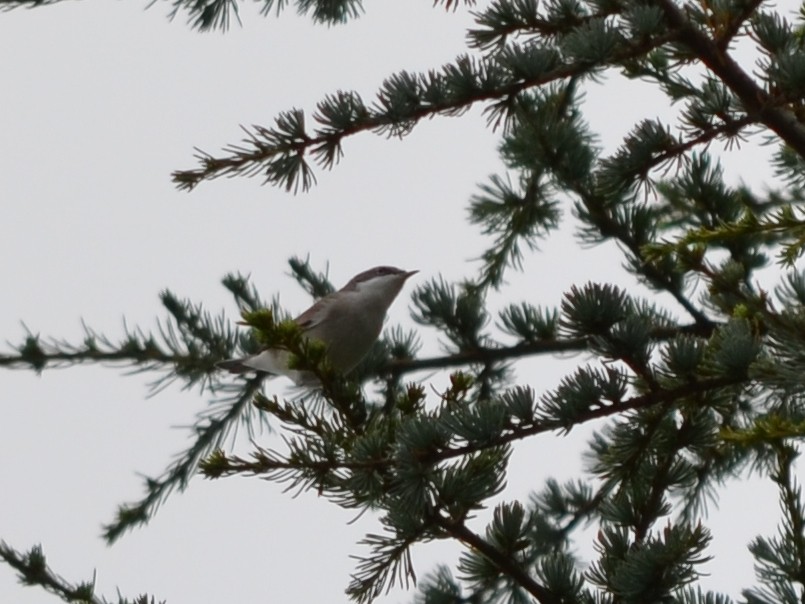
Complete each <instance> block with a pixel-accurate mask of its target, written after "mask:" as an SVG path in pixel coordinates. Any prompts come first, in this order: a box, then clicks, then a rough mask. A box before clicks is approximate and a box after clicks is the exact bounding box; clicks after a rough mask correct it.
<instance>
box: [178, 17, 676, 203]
mask: <svg viewBox="0 0 805 604" xmlns="http://www.w3.org/2000/svg"><path fill="white" fill-rule="evenodd" d="M676 35H677V34H676V32H671V33H668V34H665V35H662V36H657V37H656V38H653V39H649V40H641V41H640V42H638V43H634V44H632V45H629V46H627V48H625V49H623V50H620V51H615V52H613V53H611V54H610V55H609V56H608V57H606V58H605V59H603V60H601V61H597V62H596V61H579V62H577V63H572V64H565V65H561V66H559V67H557V68H555V69H550V70H547V71H546V72H545V73H542V74H540V75H539V76H535V77H532V78H518V79H516V80H515V81H513V82H511V83H509V84H508V85H505V86H501V87H499V88H496V89H494V90H490V91H484V90H480V91H475V92H472V93H470V94H462V95H461V96H460V97H459V98H453V99H450V100H447V101H445V102H442V103H438V102H433V103H430V104H426V105H424V106H423V103H419V104H418V106H417V108H416V109H413V110H412V111H410V112H408V113H405V114H402V115H401V114H400V113H399V112H396V111H395V112H391V113H386V112H380V111H370V110H368V109H367V110H366V111H365V114H364V115H362V116H361V117H360V118H359V120H356V122H355V123H354V124H352V125H350V126H347V127H344V128H341V129H339V130H326V131H322V132H317V133H316V135H315V136H308V135H307V134H304V135H303V136H301V137H299V138H296V139H294V140H293V141H291V142H287V143H277V144H271V143H270V142H264V141H261V140H259V138H258V137H257V134H256V133H261V132H270V131H269V130H268V129H266V128H262V127H255V129H254V132H255V133H252V132H249V138H247V139H246V140H245V141H244V144H245V145H251V146H252V147H253V149H252V150H250V151H247V150H245V149H243V148H242V147H240V146H238V145H233V146H232V147H231V149H232V150H233V152H232V153H231V154H230V155H228V156H221V157H214V156H213V155H210V154H208V153H205V152H199V153H198V154H197V155H196V157H197V159H198V160H199V162H200V163H201V167H200V168H196V169H191V170H177V171H175V172H174V173H173V174H172V180H173V182H174V183H175V184H176V185H177V187H179V188H180V189H183V190H186V191H190V190H192V189H193V188H195V187H196V186H197V185H199V184H200V183H201V182H202V181H204V180H212V179H214V178H218V177H221V176H235V175H253V174H255V173H257V172H258V171H259V169H260V166H261V165H264V164H268V163H269V162H271V161H272V160H273V159H274V158H275V157H277V156H282V155H293V156H297V157H301V156H303V155H305V154H306V153H308V152H311V151H313V150H315V149H317V148H321V147H322V146H327V147H335V146H338V145H340V143H341V141H342V140H343V139H344V138H346V137H348V136H352V135H355V134H358V133H360V132H367V131H383V130H384V129H386V128H389V127H394V126H395V125H399V124H401V123H412V124H415V123H418V122H419V121H421V120H422V119H424V118H430V117H434V116H436V115H440V114H442V115H458V114H460V113H463V112H464V111H466V110H468V109H469V108H470V107H472V106H473V105H475V104H476V103H479V102H484V101H492V100H498V99H503V98H507V97H514V96H516V95H517V94H519V93H521V92H523V91H525V90H528V89H530V88H534V87H538V86H544V85H546V84H549V83H551V82H555V81H559V80H565V79H568V78H578V77H581V76H583V75H586V74H589V73H591V72H593V71H596V70H598V69H602V68H605V67H608V66H611V65H617V64H619V63H621V62H623V61H628V60H630V59H635V58H637V57H640V56H642V55H645V54H646V53H648V52H650V51H651V50H653V49H655V48H658V47H660V46H663V45H665V44H667V43H669V42H671V41H673V40H675V39H676ZM440 77H442V78H444V77H445V76H444V75H442V76H440ZM323 162H324V163H325V164H326V165H332V163H333V162H332V161H331V159H325V160H323ZM288 188H291V187H288Z"/></svg>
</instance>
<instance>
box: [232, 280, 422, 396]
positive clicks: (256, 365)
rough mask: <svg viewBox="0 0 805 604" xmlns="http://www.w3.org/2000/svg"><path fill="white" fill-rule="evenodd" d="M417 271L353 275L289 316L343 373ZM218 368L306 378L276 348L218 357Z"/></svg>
mask: <svg viewBox="0 0 805 604" xmlns="http://www.w3.org/2000/svg"><path fill="white" fill-rule="evenodd" d="M417 272H418V271H403V270H400V269H398V268H394V267H393V266H376V267H375V268H371V269H369V270H367V271H364V272H362V273H360V274H358V275H355V276H354V277H353V278H352V279H351V280H350V281H349V283H347V284H346V285H345V286H344V287H342V288H341V289H339V290H338V291H337V292H333V293H332V294H329V295H327V296H325V297H323V298H321V299H320V300H318V301H317V302H316V303H315V304H314V305H313V306H311V307H310V308H309V309H307V310H306V311H305V312H303V313H302V314H301V315H299V316H298V317H297V318H296V319H295V321H296V323H297V324H298V325H299V326H300V327H301V328H302V329H303V330H304V333H305V335H306V336H307V337H308V338H309V339H312V340H320V341H321V342H323V343H324V344H325V345H326V347H327V358H328V360H329V361H330V363H331V364H332V366H333V367H334V368H335V369H337V370H338V371H340V372H341V373H345V374H346V373H348V372H349V371H350V370H352V369H353V368H354V367H355V366H356V365H357V364H358V363H359V362H360V361H361V359H363V357H364V356H366V353H367V352H369V349H370V348H371V347H372V344H374V342H375V340H377V337H378V336H379V335H380V331H381V329H382V328H383V320H384V319H385V317H386V311H387V310H388V309H389V307H390V306H391V303H392V302H394V299H395V298H396V297H397V294H399V293H400V290H401V289H402V286H403V284H404V283H405V281H406V280H407V279H408V278H409V277H410V276H411V275H413V274H415V273H417ZM218 367H220V368H221V369H226V370H227V371H230V372H231V373H246V372H250V371H262V372H265V373H270V374H275V375H285V376H287V377H289V378H291V379H292V380H293V381H294V382H296V383H297V384H304V383H309V382H310V381H311V376H310V375H309V374H308V373H307V372H300V371H294V370H291V369H289V368H288V352H286V351H284V350H278V349H270V348H269V349H265V350H263V351H262V352H259V353H258V354H256V355H252V356H250V357H245V358H243V359H231V360H228V361H221V362H220V363H218Z"/></svg>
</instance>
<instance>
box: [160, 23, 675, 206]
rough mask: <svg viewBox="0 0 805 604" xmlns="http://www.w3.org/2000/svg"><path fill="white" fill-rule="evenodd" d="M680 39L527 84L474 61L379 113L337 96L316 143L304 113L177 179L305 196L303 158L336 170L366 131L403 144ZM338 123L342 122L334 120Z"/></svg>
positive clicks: (401, 89) (184, 183) (409, 91)
mask: <svg viewBox="0 0 805 604" xmlns="http://www.w3.org/2000/svg"><path fill="white" fill-rule="evenodd" d="M675 37H676V34H675V33H673V32H672V33H668V34H666V35H661V36H657V37H656V38H653V39H649V40H638V41H628V42H626V43H624V44H623V48H620V49H617V50H613V51H612V52H611V54H609V55H608V56H606V57H605V58H604V59H601V60H600V61H590V60H584V61H578V62H571V63H566V64H559V65H555V64H556V63H557V62H558V61H559V57H558V56H552V55H550V54H548V55H546V56H545V57H542V59H541V60H542V62H543V63H544V65H545V68H543V69H537V71H538V73H537V74H536V75H532V76H527V77H523V76H522V75H520V74H517V73H509V74H506V75H492V72H490V71H489V70H488V69H487V67H486V66H485V65H484V64H483V63H482V64H481V66H480V67H479V66H478V65H477V64H476V62H475V61H474V60H473V59H471V58H469V57H463V58H460V59H459V60H458V68H457V69H456V68H452V67H447V68H445V69H444V70H443V71H442V72H441V73H431V74H429V75H427V76H425V75H412V74H408V73H405V72H403V73H401V74H398V75H397V76H395V77H394V78H392V79H390V80H389V81H388V82H387V84H386V89H384V90H383V91H381V93H380V94H379V95H378V105H377V106H376V108H369V107H367V106H365V105H364V104H363V102H362V100H361V99H360V97H358V95H357V94H356V93H343V92H340V93H338V94H337V95H335V96H333V97H330V98H328V99H325V100H324V101H322V102H321V103H320V104H319V112H318V113H317V114H315V115H314V116H313V117H314V119H315V120H316V121H317V122H320V123H322V124H324V126H325V127H324V128H322V129H318V130H315V131H314V132H313V134H312V135H311V134H309V133H308V131H307V130H306V128H305V119H304V113H303V112H302V111H301V110H298V109H297V110H293V111H290V112H287V113H283V114H281V115H280V116H279V117H278V118H277V119H276V128H275V129H270V128H265V127H262V126H254V127H253V128H252V129H251V130H249V129H245V128H244V130H245V131H246V138H245V139H244V140H243V141H242V143H240V144H234V145H230V146H229V147H226V148H225V149H224V151H226V152H228V153H227V154H225V155H222V156H219V157H215V156H213V155H211V154H209V153H205V152H203V151H201V150H199V151H198V153H197V154H196V158H197V159H198V161H199V163H200V164H201V167H199V168H196V169H191V170H177V171H175V172H174V173H173V175H172V179H173V181H174V183H175V184H176V186H177V187H178V188H179V189H182V190H186V191H190V190H192V189H194V188H195V187H196V186H197V185H199V184H200V183H201V182H203V181H205V180H212V179H215V178H218V177H221V176H227V177H231V176H237V175H243V176H251V175H255V174H262V175H263V176H264V178H265V182H270V183H274V184H278V185H281V186H283V187H284V188H285V189H286V190H288V191H297V190H298V189H299V188H300V187H301V189H302V190H303V191H304V190H307V189H308V188H309V187H310V186H311V185H312V184H313V182H314V180H315V177H314V176H313V174H312V172H311V170H310V167H309V166H308V164H307V162H306V160H305V155H312V156H313V157H314V158H316V159H317V161H318V163H319V164H320V165H322V166H323V167H326V168H329V167H332V165H334V163H335V161H336V160H337V158H338V157H340V155H341V143H342V141H343V139H344V138H346V137H349V136H353V135H355V134H358V133H362V132H368V131H376V132H381V133H382V132H387V133H390V134H392V135H397V136H403V135H404V134H406V133H407V132H408V131H410V129H411V128H412V127H413V126H414V125H415V124H416V123H418V122H420V121H421V120H423V119H425V118H430V117H434V116H436V115H446V116H451V115H460V114H461V113H463V112H465V111H466V110H468V109H469V108H470V107H471V106H472V105H474V104H476V103H479V102H484V101H496V100H500V99H511V98H515V97H516V96H517V95H518V94H520V93H522V92H523V91H525V90H528V89H530V88H535V87H539V86H544V85H546V84H549V83H551V82H556V81H562V80H566V79H568V78H579V77H582V76H584V75H589V74H592V73H595V72H597V71H599V70H601V69H603V68H605V67H606V66H608V65H617V64H619V63H620V62H622V61H626V60H629V59H635V58H637V57H640V56H643V55H645V54H646V53H648V52H650V51H651V50H653V49H655V48H659V47H661V46H663V45H665V44H667V43H669V42H671V41H673V40H674V39H675ZM496 67H497V69H499V68H500V67H499V66H496ZM400 93H403V94H404V95H405V98H408V99H409V102H408V105H405V104H401V101H400V100H399V99H395V98H394V97H393V95H394V94H400ZM429 96H430V97H433V100H431V99H430V98H429ZM417 97H420V98H417ZM333 116H339V117H338V118H337V119H336V120H334V119H333Z"/></svg>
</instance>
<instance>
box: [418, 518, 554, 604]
mask: <svg viewBox="0 0 805 604" xmlns="http://www.w3.org/2000/svg"><path fill="white" fill-rule="evenodd" d="M431 518H432V520H433V522H434V523H435V524H436V525H437V526H438V527H439V528H441V529H442V530H443V531H444V532H445V533H447V534H448V535H450V536H451V537H453V538H455V539H457V540H458V541H460V542H462V543H464V544H465V545H467V546H469V547H470V548H472V549H473V550H475V551H476V552H479V553H480V554H481V555H483V556H484V557H485V558H487V559H488V560H489V561H490V562H492V563H493V564H494V565H495V566H497V567H498V568H499V569H500V572H501V574H503V575H505V576H507V577H509V578H510V579H511V580H512V581H514V582H515V583H517V584H518V585H520V586H521V587H522V588H523V589H525V590H526V591H527V592H528V593H530V594H531V595H532V596H534V598H535V599H536V600H537V602H539V603H540V604H562V602H563V600H562V599H561V598H558V597H556V596H555V595H554V594H552V593H551V592H550V591H549V590H548V589H547V588H546V587H544V586H543V585H540V584H539V583H537V582H536V581H535V580H534V579H533V578H532V577H531V575H529V574H528V573H527V572H526V571H525V570H524V569H523V568H521V566H520V565H519V564H517V562H516V561H514V560H512V559H511V558H510V557H509V556H507V555H506V554H504V553H503V552H501V551H499V550H498V549H497V548H495V547H494V546H493V545H492V544H490V543H488V542H487V541H486V540H484V539H483V538H481V536H480V535H477V534H475V533H474V532H472V531H471V530H470V529H469V528H467V526H466V525H465V524H464V522H463V521H462V520H455V519H452V518H445V517H443V516H441V515H440V514H439V513H438V512H437V513H434V514H433V515H432V516H431Z"/></svg>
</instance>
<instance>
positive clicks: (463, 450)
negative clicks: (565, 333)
mask: <svg viewBox="0 0 805 604" xmlns="http://www.w3.org/2000/svg"><path fill="white" fill-rule="evenodd" d="M745 381H746V379H745V378H743V377H732V376H723V377H716V378H711V379H706V380H701V381H698V382H691V383H688V384H683V385H682V386H678V387H676V388H671V389H668V390H658V391H652V392H649V393H647V394H642V395H640V396H635V397H632V398H630V399H627V400H625V401H622V402H620V403H615V404H611V403H610V404H606V403H604V402H603V401H601V402H600V404H599V405H598V406H594V407H592V408H590V409H589V410H588V411H586V412H584V413H579V414H578V416H577V417H576V419H575V421H574V425H581V424H583V423H586V422H588V421H592V420H596V419H601V418H603V417H608V416H612V415H616V414H619V413H623V412H625V411H632V410H636V409H645V408H648V407H653V406H655V405H659V404H664V403H672V402H674V401H676V400H679V399H682V398H687V397H690V396H694V395H699V394H704V393H706V392H708V391H710V390H717V389H719V388H726V387H730V386H737V385H740V384H742V383H744V382H745ZM561 429H566V426H565V425H564V424H560V423H558V422H555V421H544V422H535V423H533V424H531V425H528V426H525V427H513V428H510V429H509V430H508V431H507V432H505V433H503V434H501V435H499V436H497V437H495V438H489V439H488V440H486V441H485V442H484V444H483V446H482V447H480V448H479V446H478V445H475V444H467V445H464V446H460V447H447V448H444V449H441V450H439V451H436V452H430V451H428V452H420V453H415V454H414V456H415V457H417V458H418V459H419V461H421V462H423V463H439V462H441V461H446V460H448V459H453V458H456V457H462V456H464V455H469V454H473V453H477V452H478V451H479V450H480V449H487V448H495V447H500V446H501V445H505V444H508V443H511V442H514V441H517V440H522V439H524V438H528V437H530V436H536V435H538V434H542V433H545V432H551V431H553V430H561ZM253 457H254V459H253V461H247V460H244V459H241V458H238V457H226V456H225V455H223V454H222V453H220V454H216V456H215V457H214V458H212V459H210V460H209V462H205V464H204V472H205V475H206V476H207V477H209V478H218V477H221V476H231V475H234V474H242V473H246V474H252V475H259V474H273V473H277V472H287V471H294V470H314V471H315V472H316V473H319V474H321V473H322V472H328V471H335V470H366V469H375V470H378V471H380V470H384V469H387V468H389V467H392V466H393V465H394V460H393V459H391V458H387V457H386V458H381V459H375V460H371V461H361V462H354V461H349V460H344V459H340V460H339V459H329V460H326V461H316V462H312V463H311V462H309V461H305V462H300V461H289V460H287V459H281V458H272V457H269V456H268V455H267V454H265V453H264V452H262V451H261V452H259V453H256V454H254V456H253Z"/></svg>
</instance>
